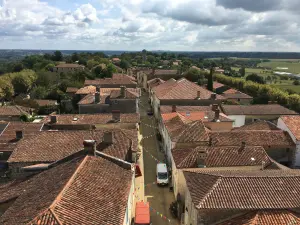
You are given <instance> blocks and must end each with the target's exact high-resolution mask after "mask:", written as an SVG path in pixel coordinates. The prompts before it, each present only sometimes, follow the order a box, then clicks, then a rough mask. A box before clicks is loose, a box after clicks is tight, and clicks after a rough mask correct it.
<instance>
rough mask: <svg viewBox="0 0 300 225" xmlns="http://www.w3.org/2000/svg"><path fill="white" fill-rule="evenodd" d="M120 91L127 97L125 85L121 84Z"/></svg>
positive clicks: (123, 96) (122, 95)
mask: <svg viewBox="0 0 300 225" xmlns="http://www.w3.org/2000/svg"><path fill="white" fill-rule="evenodd" d="M120 92H121V97H122V98H125V97H126V96H125V92H126V88H125V86H121V90H120Z"/></svg>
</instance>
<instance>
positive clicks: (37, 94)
mask: <svg viewBox="0 0 300 225" xmlns="http://www.w3.org/2000/svg"><path fill="white" fill-rule="evenodd" d="M47 95H48V91H47V89H46V88H45V87H43V86H39V87H34V88H33V89H32V90H31V92H30V97H31V98H32V99H43V98H45V97H46V96H47Z"/></svg>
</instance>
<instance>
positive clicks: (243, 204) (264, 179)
mask: <svg viewBox="0 0 300 225" xmlns="http://www.w3.org/2000/svg"><path fill="white" fill-rule="evenodd" d="M184 176H185V178H186V184H187V188H188V190H189V192H190V194H191V197H192V202H193V203H194V204H195V207H196V208H197V209H286V208H298V207H299V206H300V195H299V185H300V171H299V170H264V171H258V170H244V171H238V170H231V171H229V170H227V171H225V170H215V169H208V168H205V169H185V171H184Z"/></svg>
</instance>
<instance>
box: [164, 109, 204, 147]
mask: <svg viewBox="0 0 300 225" xmlns="http://www.w3.org/2000/svg"><path fill="white" fill-rule="evenodd" d="M164 124H165V126H166V128H167V130H168V133H169V136H170V138H171V140H172V141H174V142H183V143H185V142H202V141H208V140H209V137H208V134H207V132H206V129H205V126H204V125H203V122H202V121H201V120H199V121H193V122H190V121H187V120H186V119H185V118H184V117H182V116H181V115H177V116H176V117H174V118H172V119H170V120H168V121H165V122H164Z"/></svg>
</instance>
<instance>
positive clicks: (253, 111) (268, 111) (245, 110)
mask: <svg viewBox="0 0 300 225" xmlns="http://www.w3.org/2000/svg"><path fill="white" fill-rule="evenodd" d="M221 107H222V109H223V112H224V113H225V114H226V115H293V114H297V113H296V112H294V111H292V110H289V109H287V108H285V107H283V106H281V105H278V104H268V105H222V106H221Z"/></svg>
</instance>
